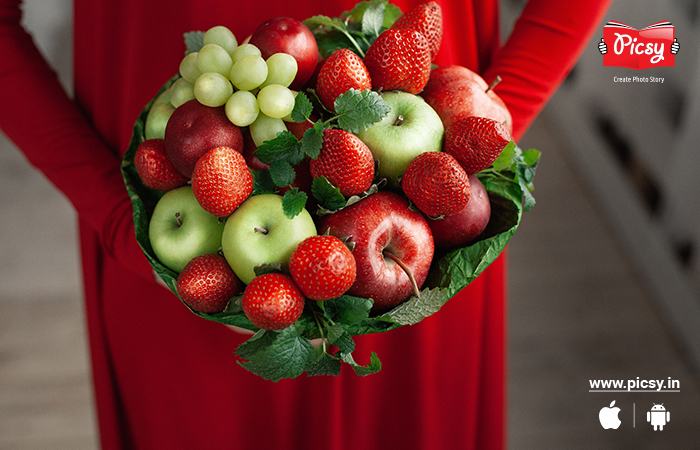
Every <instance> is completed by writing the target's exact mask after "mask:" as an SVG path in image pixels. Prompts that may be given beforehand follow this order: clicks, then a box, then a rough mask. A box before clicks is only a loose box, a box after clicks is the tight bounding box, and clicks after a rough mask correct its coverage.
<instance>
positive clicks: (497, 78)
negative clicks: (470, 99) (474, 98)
mask: <svg viewBox="0 0 700 450" xmlns="http://www.w3.org/2000/svg"><path fill="white" fill-rule="evenodd" d="M501 81H503V79H502V78H501V77H500V76H498V75H496V79H495V80H493V82H492V83H491V84H489V87H487V88H486V93H487V94H488V93H489V91H490V90H492V89H493V88H495V87H496V85H497V84H498V83H500V82H501Z"/></svg>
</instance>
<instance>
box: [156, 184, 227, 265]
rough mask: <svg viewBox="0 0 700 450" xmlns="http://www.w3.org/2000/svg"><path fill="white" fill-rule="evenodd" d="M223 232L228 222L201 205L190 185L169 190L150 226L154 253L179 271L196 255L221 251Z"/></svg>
mask: <svg viewBox="0 0 700 450" xmlns="http://www.w3.org/2000/svg"><path fill="white" fill-rule="evenodd" d="M223 232H224V224H223V223H220V222H219V218H218V217H216V216H213V215H211V214H209V213H208V212H206V211H205V210H203V209H202V207H201V206H199V203H197V199H195V198H194V194H193V193H192V187H190V186H182V187H179V188H176V189H173V190H171V191H168V192H166V193H165V194H164V195H163V197H161V198H160V200H158V203H157V204H156V207H155V209H154V210H153V215H152V216H151V220H150V222H149V226H148V238H149V239H150V241H151V247H152V248H153V253H155V255H156V257H157V258H158V260H159V261H160V262H161V263H162V264H163V265H164V266H166V267H168V268H169V269H172V270H174V271H175V272H178V273H179V272H182V269H184V268H185V265H186V264H187V263H188V262H189V261H190V260H191V259H192V258H194V257H195V256H199V255H205V254H213V253H216V252H218V251H219V248H221V236H222V234H223Z"/></svg>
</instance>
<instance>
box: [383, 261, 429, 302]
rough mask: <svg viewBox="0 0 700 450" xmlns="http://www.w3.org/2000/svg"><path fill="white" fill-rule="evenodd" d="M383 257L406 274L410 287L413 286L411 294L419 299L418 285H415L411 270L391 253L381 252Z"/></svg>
mask: <svg viewBox="0 0 700 450" xmlns="http://www.w3.org/2000/svg"><path fill="white" fill-rule="evenodd" d="M382 253H383V254H384V256H387V257H389V259H391V260H392V261H394V262H395V263H396V264H398V265H399V267H401V268H402V269H403V271H404V272H406V275H408V279H409V280H411V286H413V293H414V294H415V296H416V297H418V298H420V289H418V283H416V277H414V276H413V272H412V271H411V269H410V268H409V267H408V266H407V265H406V264H405V263H404V262H403V261H401V259H400V258H399V257H398V256H396V255H394V254H393V253H391V252H388V251H386V250H384V251H383V252H382Z"/></svg>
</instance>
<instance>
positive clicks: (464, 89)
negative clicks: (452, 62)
mask: <svg viewBox="0 0 700 450" xmlns="http://www.w3.org/2000/svg"><path fill="white" fill-rule="evenodd" d="M420 96H421V97H423V98H424V99H425V101H426V102H427V103H428V104H429V105H430V106H432V107H433V109H434V110H435V111H436V112H437V113H438V115H439V116H440V118H441V119H442V122H443V124H444V125H445V128H447V127H448V126H449V125H450V123H452V122H453V121H454V120H455V119H456V118H458V117H461V116H480V117H490V118H491V119H494V120H497V121H499V122H501V123H504V122H505V123H506V127H507V128H508V132H509V133H511V134H512V132H513V119H512V118H511V115H510V112H509V111H508V108H507V107H506V104H505V103H504V102H503V100H502V99H501V98H500V97H499V96H498V95H497V94H496V93H495V92H494V91H493V89H490V88H489V85H488V84H487V83H486V81H484V79H483V78H481V76H480V75H479V74H477V73H476V72H473V71H471V70H469V69H467V68H466V67H462V66H445V67H438V68H437V69H435V70H433V71H432V72H431V73H430V79H429V80H428V84H427V85H426V86H425V88H424V89H423V91H422V92H421V93H420Z"/></svg>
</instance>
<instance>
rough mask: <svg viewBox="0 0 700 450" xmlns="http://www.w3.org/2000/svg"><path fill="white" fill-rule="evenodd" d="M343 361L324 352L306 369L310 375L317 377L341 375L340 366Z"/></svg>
mask: <svg viewBox="0 0 700 450" xmlns="http://www.w3.org/2000/svg"><path fill="white" fill-rule="evenodd" d="M341 366H342V363H341V362H340V359H338V358H337V357H335V356H333V355H329V354H328V353H325V352H324V353H322V354H321V356H320V357H318V358H317V359H316V360H315V361H313V362H312V363H311V364H310V365H309V368H308V369H307V371H306V374H307V375H308V376H310V377H315V376H319V375H332V376H338V375H340V367H341Z"/></svg>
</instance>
